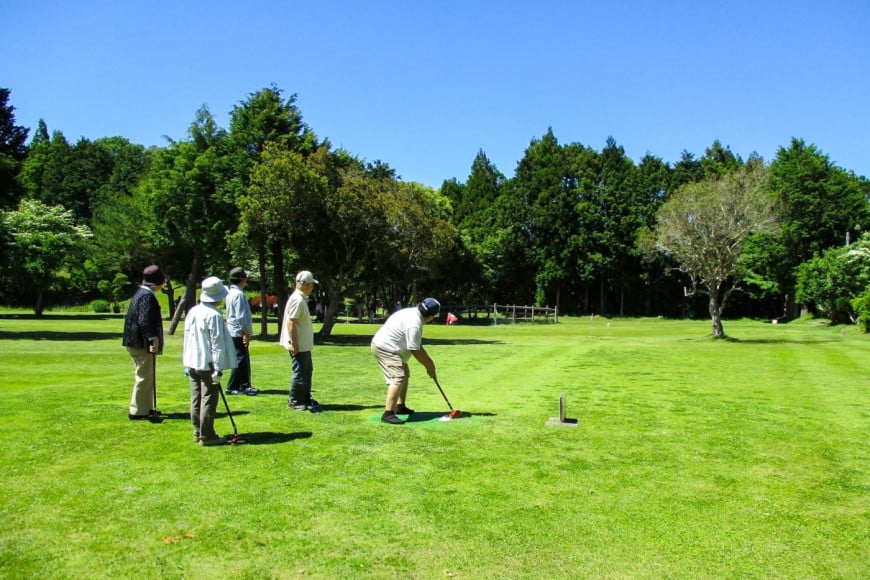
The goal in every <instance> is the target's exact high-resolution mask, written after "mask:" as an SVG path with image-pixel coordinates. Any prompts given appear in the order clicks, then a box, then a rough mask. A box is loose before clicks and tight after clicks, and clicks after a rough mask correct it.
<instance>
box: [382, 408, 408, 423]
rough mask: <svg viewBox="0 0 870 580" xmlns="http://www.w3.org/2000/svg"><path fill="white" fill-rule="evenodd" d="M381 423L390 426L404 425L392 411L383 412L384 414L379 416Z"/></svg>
mask: <svg viewBox="0 0 870 580" xmlns="http://www.w3.org/2000/svg"><path fill="white" fill-rule="evenodd" d="M381 422H382V423H390V424H391V425H404V424H405V422H404V421H402V420H401V419H399V418H398V417H396V414H395V413H394V412H392V411H384V414H383V415H381Z"/></svg>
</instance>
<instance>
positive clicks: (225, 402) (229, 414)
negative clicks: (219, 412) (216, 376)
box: [217, 383, 239, 435]
mask: <svg viewBox="0 0 870 580" xmlns="http://www.w3.org/2000/svg"><path fill="white" fill-rule="evenodd" d="M217 388H218V391H219V392H220V394H221V399H222V400H223V402H224V407H226V409H227V416H228V417H229V418H230V423H232V424H233V435H238V434H239V430H238V429H237V428H236V421H235V419H233V414H232V412H231V411H230V406H229V404H227V397H226V395H224V389H223V387H222V386H221V385H220V383H218V386H217Z"/></svg>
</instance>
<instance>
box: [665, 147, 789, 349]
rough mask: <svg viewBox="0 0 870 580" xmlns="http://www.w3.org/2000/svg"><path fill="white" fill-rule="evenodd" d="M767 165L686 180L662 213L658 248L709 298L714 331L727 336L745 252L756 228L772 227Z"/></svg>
mask: <svg viewBox="0 0 870 580" xmlns="http://www.w3.org/2000/svg"><path fill="white" fill-rule="evenodd" d="M766 173H767V172H766V170H765V169H764V167H763V166H762V165H761V163H753V164H748V165H746V166H744V167H742V168H740V169H739V170H737V171H735V172H734V173H731V174H728V175H725V176H722V177H715V178H709V179H705V180H703V181H699V182H695V183H689V184H687V185H684V186H683V187H681V188H680V189H679V190H677V192H676V193H674V194H673V196H671V197H670V198H669V199H668V200H667V201H666V202H665V203H664V204H663V205H662V207H661V209H660V210H659V213H658V226H657V228H656V234H657V236H656V239H657V243H658V247H659V249H660V250H661V251H662V252H665V253H667V254H669V255H671V256H673V258H674V259H675V260H676V261H677V262H678V263H679V265H680V266H679V268H680V270H681V271H683V272H685V274H686V275H687V276H688V277H689V280H690V284H691V289H690V290H689V289H687V290H686V292H687V293H702V294H706V295H707V296H708V297H709V312H710V317H711V319H712V321H713V336H714V337H715V338H721V337H724V336H725V331H724V328H723V326H722V312H723V311H724V310H725V307H726V305H727V303H728V298H729V297H730V296H731V293H732V292H734V291H735V290H738V289H740V282H741V281H742V279H743V275H744V272H743V271H742V269H741V261H740V255H741V252H742V251H743V246H744V244H745V242H746V239H747V238H748V237H749V235H750V234H752V233H753V232H760V231H772V230H773V229H774V228H775V227H776V224H777V221H776V213H775V211H774V203H773V201H772V200H771V198H770V196H769V194H768V193H767V191H766V190H765V179H766Z"/></svg>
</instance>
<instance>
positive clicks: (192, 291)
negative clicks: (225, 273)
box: [166, 251, 199, 336]
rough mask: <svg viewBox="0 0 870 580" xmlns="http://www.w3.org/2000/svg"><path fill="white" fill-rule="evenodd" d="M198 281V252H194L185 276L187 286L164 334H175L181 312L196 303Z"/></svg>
mask: <svg viewBox="0 0 870 580" xmlns="http://www.w3.org/2000/svg"><path fill="white" fill-rule="evenodd" d="M198 280H199V251H194V253H193V259H192V260H191V261H190V273H189V274H188V275H187V284H186V285H185V288H184V294H183V295H182V296H181V300H179V301H178V306H177V307H176V308H175V314H173V315H172V322H170V323H169V330H168V331H167V332H166V333H167V334H168V335H170V336H172V335H173V334H175V329H176V328H177V327H178V323H179V322H180V321H181V314H182V312H186V311H187V310H189V308H188V307H187V305H188V304H193V303H195V302H196V298H195V296H196V285H197V282H198Z"/></svg>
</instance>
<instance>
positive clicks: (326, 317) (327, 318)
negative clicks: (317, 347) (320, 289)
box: [318, 288, 342, 339]
mask: <svg viewBox="0 0 870 580" xmlns="http://www.w3.org/2000/svg"><path fill="white" fill-rule="evenodd" d="M327 292H328V293H329V295H328V298H329V300H328V301H327V302H326V312H324V313H323V326H321V327H320V332H319V333H318V335H319V336H320V338H321V339H323V338H328V337H329V336H330V335H331V334H332V328H333V327H334V326H335V320H336V317H337V316H338V308H339V306H340V305H341V304H342V300H341V296H340V294H339V293H338V291H337V290H335V289H334V288H327Z"/></svg>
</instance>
